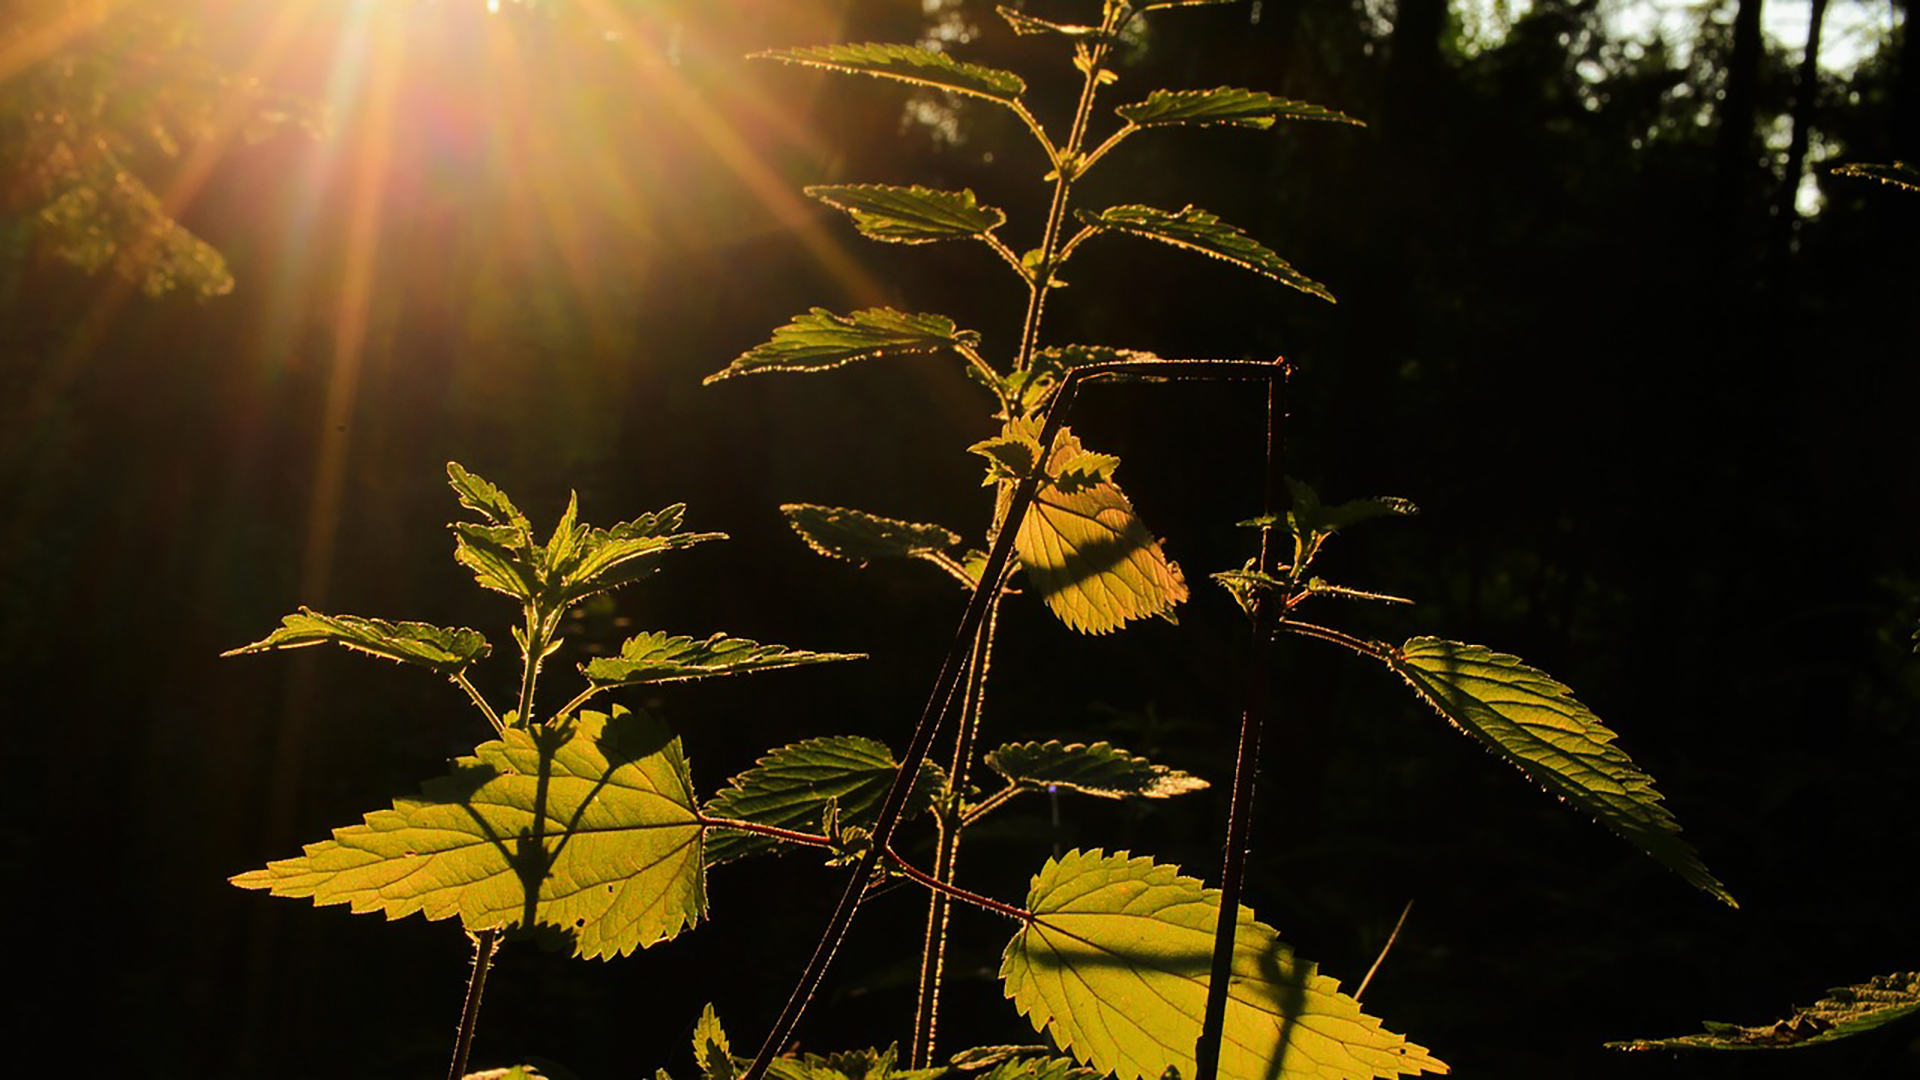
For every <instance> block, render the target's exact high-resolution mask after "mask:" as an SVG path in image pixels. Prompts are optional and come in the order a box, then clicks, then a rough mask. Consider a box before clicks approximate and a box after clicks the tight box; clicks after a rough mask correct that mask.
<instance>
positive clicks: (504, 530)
mask: <svg viewBox="0 0 1920 1080" xmlns="http://www.w3.org/2000/svg"><path fill="white" fill-rule="evenodd" d="M450 528H452V529H453V557H454V559H455V560H457V561H458V562H459V563H460V565H462V566H464V567H466V568H467V569H469V570H471V571H473V579H474V580H475V581H477V582H479V583H480V586H481V587H482V588H486V589H492V590H493V591H495V592H501V593H505V594H507V595H508V596H511V597H513V598H514V599H516V600H519V601H522V602H528V601H531V600H532V599H533V598H534V597H536V596H538V595H539V594H540V568H539V557H538V556H537V555H535V554H534V552H535V550H536V549H535V548H534V546H533V540H532V537H531V536H530V535H529V534H528V533H527V531H526V529H524V528H518V527H515V526H512V525H476V524H474V523H473V522H470V521H456V522H454V523H453V524H452V525H451V526H450Z"/></svg>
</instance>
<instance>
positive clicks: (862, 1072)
mask: <svg viewBox="0 0 1920 1080" xmlns="http://www.w3.org/2000/svg"><path fill="white" fill-rule="evenodd" d="M899 1054H900V1049H899V1047H897V1046H889V1047H887V1048H886V1049H885V1050H878V1049H866V1050H842V1051H839V1052H837V1053H832V1054H789V1055H787V1056H784V1057H777V1058H774V1059H773V1061H771V1062H770V1063H768V1065H767V1075H768V1076H769V1077H771V1078H772V1080H935V1078H936V1077H939V1076H941V1075H944V1074H945V1073H946V1071H947V1070H945V1069H896V1068H894V1064H895V1061H896V1060H897V1059H898V1057H899Z"/></svg>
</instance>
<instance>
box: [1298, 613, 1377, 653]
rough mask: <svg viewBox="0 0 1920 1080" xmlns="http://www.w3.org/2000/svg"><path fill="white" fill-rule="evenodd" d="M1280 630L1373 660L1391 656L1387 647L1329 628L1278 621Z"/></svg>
mask: <svg viewBox="0 0 1920 1080" xmlns="http://www.w3.org/2000/svg"><path fill="white" fill-rule="evenodd" d="M1280 629H1282V630H1285V631H1287V632H1288V633H1291V634H1299V635H1301V636H1302V637H1310V638H1319V639H1320V640H1321V641H1331V642H1333V643H1334V644H1335V645H1344V646H1346V647H1347V648H1349V649H1352V650H1353V651H1354V652H1357V653H1359V654H1360V655H1361V656H1368V657H1372V658H1373V659H1375V660H1383V661H1384V660H1387V659H1389V658H1390V656H1391V653H1390V652H1389V651H1388V649H1387V647H1386V646H1384V645H1381V644H1379V643H1378V642H1373V641H1364V640H1362V639H1360V638H1357V637H1354V636H1353V635H1352V634H1349V633H1346V632H1344V631H1340V630H1335V629H1333V628H1332V627H1329V626H1316V625H1315V624H1313V623H1305V622H1298V621H1295V620H1293V619H1282V620H1281V621H1280Z"/></svg>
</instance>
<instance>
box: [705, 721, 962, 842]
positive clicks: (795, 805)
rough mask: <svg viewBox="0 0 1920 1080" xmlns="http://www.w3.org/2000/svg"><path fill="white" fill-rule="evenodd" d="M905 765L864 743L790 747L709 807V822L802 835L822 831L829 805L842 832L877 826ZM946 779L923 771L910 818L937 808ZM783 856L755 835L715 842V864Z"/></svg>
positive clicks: (714, 838)
mask: <svg viewBox="0 0 1920 1080" xmlns="http://www.w3.org/2000/svg"><path fill="white" fill-rule="evenodd" d="M899 771H900V765H899V763H898V762H896V761H894V760H893V752H892V751H891V750H888V749H887V747H886V744H885V743H882V742H879V741H877V740H875V739H867V738H862V737H860V736H857V735H834V736H828V737H825V738H819V739H808V740H806V741H805V742H798V743H794V744H792V745H791V746H783V747H781V748H780V749H778V750H775V751H773V752H772V753H770V754H768V755H767V756H766V757H763V758H761V759H760V760H759V762H758V763H756V764H755V765H754V767H753V768H751V769H748V770H747V771H746V772H743V773H741V774H740V775H739V776H736V777H734V778H733V781H732V783H730V784H729V785H728V786H727V788H726V789H725V790H724V791H721V792H720V793H719V794H718V795H715V796H714V797H713V798H712V799H711V800H710V801H709V802H708V803H707V806H706V814H707V816H708V817H715V818H733V819H735V820H740V821H752V822H756V823H758V824H761V825H773V826H777V827H779V828H783V829H793V830H796V831H802V832H805V831H811V830H817V829H819V828H820V826H821V815H822V814H823V813H825V812H826V809H827V803H828V802H829V801H832V802H834V803H835V804H836V805H837V807H838V813H839V823H840V826H841V827H842V828H847V827H865V826H867V825H871V824H872V823H873V819H874V815H875V814H876V813H878V811H879V809H880V802H881V800H882V799H884V798H886V795H887V788H888V787H889V786H890V785H891V784H892V783H893V778H894V776H895V774H897V773H898V772H899ZM945 785H946V773H945V772H944V771H943V770H942V769H941V768H940V767H939V766H938V765H935V764H933V763H932V762H927V763H926V764H925V765H924V766H923V767H922V769H921V772H920V780H919V782H918V783H917V784H915V785H914V789H913V792H912V797H911V798H910V799H909V800H908V802H907V815H908V816H909V817H910V816H912V815H914V814H918V813H920V812H922V811H924V810H926V809H927V808H928V807H930V806H931V805H932V803H933V798H934V795H935V793H936V792H938V791H939V790H940V789H941V788H942V787H944V786H945ZM775 849H776V842H775V841H773V840H770V839H768V838H767V837H764V836H757V835H755V834H753V833H743V832H735V831H731V830H724V829H718V830H715V831H714V832H712V833H711V834H709V835H708V837H707V863H708V864H709V865H713V866H717V865H719V864H720V863H723V862H726V861H728V860H730V859H738V858H741V857H742V856H746V855H753V854H757V853H759V852H763V851H772V850H775Z"/></svg>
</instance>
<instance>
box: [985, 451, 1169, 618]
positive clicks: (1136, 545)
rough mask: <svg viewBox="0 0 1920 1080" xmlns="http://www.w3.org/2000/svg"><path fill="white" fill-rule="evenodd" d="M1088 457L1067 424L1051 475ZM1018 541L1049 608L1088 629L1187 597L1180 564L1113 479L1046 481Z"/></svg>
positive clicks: (1023, 562)
mask: <svg viewBox="0 0 1920 1080" xmlns="http://www.w3.org/2000/svg"><path fill="white" fill-rule="evenodd" d="M1086 455H1087V451H1086V450H1084V449H1083V448H1082V447H1081V445H1080V440H1079V439H1077V438H1075V437H1074V435H1073V433H1072V432H1071V431H1069V430H1067V429H1066V428H1062V429H1061V430H1060V434H1059V436H1058V437H1057V439H1056V441H1055V443H1054V451H1053V456H1052V457H1051V458H1049V459H1048V462H1047V473H1048V475H1049V476H1050V477H1058V476H1060V471H1061V469H1062V467H1063V466H1065V465H1067V464H1068V463H1071V462H1079V461H1083V460H1084V459H1085V458H1086ZM1106 471H1107V472H1108V473H1109V474H1110V473H1111V469H1108V470H1106ZM1014 544H1015V547H1016V548H1017V549H1018V551H1019V553H1020V567H1021V569H1022V570H1024V571H1026V574H1027V579H1028V580H1029V581H1031V582H1032V583H1033V585H1034V587H1035V588H1036V589H1037V590H1039V592H1040V595H1041V597H1042V598H1043V599H1045V600H1046V602H1047V607H1048V608H1049V609H1051V610H1052V611H1053V613H1054V615H1056V616H1058V617H1059V619H1060V621H1061V622H1064V623H1066V624H1067V625H1068V626H1069V627H1072V628H1073V629H1075V630H1078V631H1080V632H1082V633H1087V634H1104V633H1107V632H1108V631H1111V630H1115V629H1118V628H1119V627H1121V626H1123V625H1125V624H1126V623H1128V622H1131V621H1132V620H1134V619H1144V618H1147V617H1148V616H1152V615H1168V614H1171V612H1172V610H1173V608H1174V607H1175V605H1178V604H1182V603H1185V602H1186V599H1187V582H1186V579H1185V578H1184V577H1183V576H1182V575H1181V573H1180V567H1179V566H1178V565H1177V564H1175V563H1174V562H1173V561H1172V560H1171V559H1168V558H1167V556H1166V553H1165V552H1163V551H1162V550H1161V549H1160V541H1158V540H1156V539H1154V536H1153V534H1152V533H1150V532H1148V531H1147V527H1146V526H1145V525H1143V524H1141V522H1140V519H1139V517H1138V516H1137V515H1136V514H1135V513H1134V511H1133V504H1132V503H1130V502H1128V501H1127V497H1126V495H1125V494H1124V493H1123V492H1122V491H1121V490H1120V488H1119V486H1118V485H1117V484H1115V483H1113V482H1112V481H1111V480H1100V481H1097V482H1094V483H1091V484H1087V483H1082V482H1080V481H1079V480H1077V479H1073V478H1069V480H1068V482H1067V483H1066V484H1056V483H1052V482H1045V483H1042V484H1041V485H1040V491H1039V493H1038V494H1037V495H1036V496H1035V497H1034V500H1033V506H1032V507H1031V508H1030V509H1029V510H1028V511H1027V514H1026V517H1024V518H1022V519H1021V521H1020V531H1019V532H1018V533H1017V534H1016V535H1015V537H1014Z"/></svg>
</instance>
